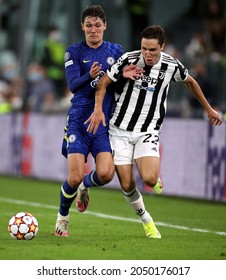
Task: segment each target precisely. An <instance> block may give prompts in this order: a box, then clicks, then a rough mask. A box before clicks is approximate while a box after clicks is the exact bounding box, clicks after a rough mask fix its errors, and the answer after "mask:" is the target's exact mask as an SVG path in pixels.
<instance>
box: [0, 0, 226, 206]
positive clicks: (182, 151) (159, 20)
mask: <svg viewBox="0 0 226 280" xmlns="http://www.w3.org/2000/svg"><path fill="white" fill-rule="evenodd" d="M91 4H100V5H102V6H103V8H104V10H105V11H106V15H107V30H106V32H105V37H104V39H105V40H108V41H113V42H117V43H119V44H121V45H122V46H123V48H124V51H131V50H134V49H139V48H140V36H139V34H140V32H141V31H142V29H143V28H145V27H146V26H147V25H152V24H160V25H162V26H163V27H164V29H165V30H166V33H167V43H166V47H165V52H167V53H169V54H171V55H172V56H174V57H176V58H178V59H179V60H180V61H181V62H182V63H183V64H184V65H185V66H186V67H187V68H188V69H189V71H190V73H191V74H192V75H193V76H194V77H195V78H196V80H197V81H198V82H199V84H200V86H201V88H202V90H203V92H204V94H205V96H206V97H207V99H208V100H209V102H210V103H211V104H212V106H213V107H215V108H216V109H217V110H218V111H221V112H222V117H223V118H224V120H225V121H226V0H183V1H181V0H167V1H165V0H114V1H113V2H111V3H110V2H109V1H104V0H102V1H101V0H96V1H92V0H0V132H1V136H0V159H1V160H0V174H1V175H4V174H6V175H10V176H11V175H12V176H18V177H19V178H20V176H24V177H33V178H40V179H47V180H55V181H63V180H65V178H66V176H67V162H66V160H65V159H64V157H63V156H62V155H61V144H62V139H63V136H64V131H63V127H64V126H65V119H66V112H67V110H68V108H69V106H70V98H71V92H70V91H69V90H68V88H67V84H66V80H65V73H64V72H65V70H64V61H63V58H64V52H65V49H66V47H67V46H69V45H71V44H74V43H77V42H80V41H82V40H84V34H83V32H82V31H81V14H82V11H83V10H84V9H85V8H86V7H87V6H88V5H91ZM160 153H161V168H160V169H161V170H160V173H161V174H160V175H161V177H162V180H163V184H164V189H165V194H166V195H176V196H188V197H195V198H204V199H210V200H217V201H226V122H224V123H223V124H222V125H221V126H220V127H212V126H211V125H210V124H209V122H208V120H207V118H206V116H205V114H204V111H203V108H202V107H201V105H200V104H199V103H198V102H197V101H196V100H194V98H193V97H192V95H191V94H190V93H188V91H187V89H186V88H185V87H184V86H182V85H181V84H179V83H172V85H171V88H170V91H169V95H168V109H167V115H166V120H165V122H164V127H163V129H162V132H161V142H160ZM93 168H94V162H93V161H92V159H91V158H89V160H88V162H87V170H86V171H87V172H86V173H88V172H89V171H90V170H92V169H93ZM137 177H139V176H137ZM1 185H2V184H1V177H0V187H1ZM138 186H139V188H140V189H141V190H142V191H146V192H148V193H150V188H147V187H146V186H144V185H143V183H142V182H139V183H138ZM109 187H118V188H119V182H118V180H117V177H116V176H115V178H114V179H113V180H112V182H111V183H110V184H109Z"/></svg>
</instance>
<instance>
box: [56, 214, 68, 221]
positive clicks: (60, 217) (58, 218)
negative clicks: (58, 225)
mask: <svg viewBox="0 0 226 280" xmlns="http://www.w3.org/2000/svg"><path fill="white" fill-rule="evenodd" d="M59 220H64V221H69V214H68V215H67V216H62V215H61V214H60V213H59V212H58V215H57V221H59Z"/></svg>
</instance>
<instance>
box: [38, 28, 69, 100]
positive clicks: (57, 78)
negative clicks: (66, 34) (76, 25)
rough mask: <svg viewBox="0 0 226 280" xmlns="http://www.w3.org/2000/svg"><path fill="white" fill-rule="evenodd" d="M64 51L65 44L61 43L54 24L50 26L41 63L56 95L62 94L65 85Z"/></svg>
mask: <svg viewBox="0 0 226 280" xmlns="http://www.w3.org/2000/svg"><path fill="white" fill-rule="evenodd" d="M64 53H65V46H64V44H63V43H62V36H61V32H60V30H59V29H58V28H57V27H56V26H50V27H49V30H48V37H47V40H46V41H45V45H44V54H43V57H42V59H41V64H42V65H44V66H45V67H46V69H47V74H48V77H49V78H50V79H51V80H52V81H53V82H54V86H55V90H56V93H57V96H58V97H62V96H63V93H64V90H65V87H66V79H65V72H64Z"/></svg>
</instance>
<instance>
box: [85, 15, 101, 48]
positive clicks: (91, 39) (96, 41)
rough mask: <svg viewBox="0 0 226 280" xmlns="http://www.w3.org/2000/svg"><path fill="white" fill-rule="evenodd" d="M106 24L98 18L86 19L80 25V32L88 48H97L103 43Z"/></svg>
mask: <svg viewBox="0 0 226 280" xmlns="http://www.w3.org/2000/svg"><path fill="white" fill-rule="evenodd" d="M105 29H106V23H104V22H103V21H102V20H101V19H100V18H99V17H86V18H85V20H84V23H82V30H83V31H84V33H85V39H86V43H87V45H88V46H90V47H92V48H97V47H99V46H100V45H101V44H102V42H103V36H104V30H105Z"/></svg>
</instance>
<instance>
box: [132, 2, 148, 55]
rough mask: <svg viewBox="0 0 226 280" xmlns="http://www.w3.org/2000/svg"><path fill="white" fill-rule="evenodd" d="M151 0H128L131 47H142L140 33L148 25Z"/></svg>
mask: <svg viewBox="0 0 226 280" xmlns="http://www.w3.org/2000/svg"><path fill="white" fill-rule="evenodd" d="M151 2H152V1H151V0H127V9H128V11H129V17H130V49H134V50H136V49H138V50H139V49H140V33H141V31H142V30H143V29H144V28H145V27H146V26H148V25H150V21H149V16H150V15H149V10H150V7H151Z"/></svg>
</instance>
